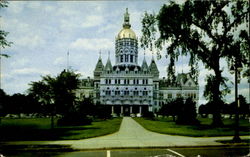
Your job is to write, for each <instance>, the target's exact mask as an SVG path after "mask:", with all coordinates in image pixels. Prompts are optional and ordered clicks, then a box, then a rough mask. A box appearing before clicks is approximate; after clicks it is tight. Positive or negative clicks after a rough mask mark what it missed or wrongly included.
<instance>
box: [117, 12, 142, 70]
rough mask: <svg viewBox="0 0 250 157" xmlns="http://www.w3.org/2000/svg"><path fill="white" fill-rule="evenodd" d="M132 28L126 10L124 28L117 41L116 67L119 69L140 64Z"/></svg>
mask: <svg viewBox="0 0 250 157" xmlns="http://www.w3.org/2000/svg"><path fill="white" fill-rule="evenodd" d="M130 27H131V25H130V23H129V13H128V8H126V13H125V14H124V23H123V28H122V30H121V31H120V32H119V33H118V35H117V37H116V41H115V58H116V60H115V61H116V62H115V63H116V64H115V65H116V66H119V67H122V66H126V67H130V66H137V63H138V62H137V60H138V45H137V38H136V35H135V33H134V31H133V30H132V29H130Z"/></svg>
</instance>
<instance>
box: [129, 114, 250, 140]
mask: <svg viewBox="0 0 250 157" xmlns="http://www.w3.org/2000/svg"><path fill="white" fill-rule="evenodd" d="M134 119H135V120H136V121H137V122H138V123H140V124H141V125H142V126H143V127H144V128H145V129H147V130H150V131H153V132H158V133H162V134H170V135H182V136H192V137H210V136H232V135H234V120H231V119H225V120H223V122H224V126H223V127H218V128H212V127H211V126H210V124H211V122H212V119H209V118H200V119H199V121H200V122H201V124H200V125H198V126H190V125H176V124H175V122H173V121H172V118H156V119H155V120H148V119H145V118H134ZM249 131H250V124H249V122H248V120H240V135H249Z"/></svg>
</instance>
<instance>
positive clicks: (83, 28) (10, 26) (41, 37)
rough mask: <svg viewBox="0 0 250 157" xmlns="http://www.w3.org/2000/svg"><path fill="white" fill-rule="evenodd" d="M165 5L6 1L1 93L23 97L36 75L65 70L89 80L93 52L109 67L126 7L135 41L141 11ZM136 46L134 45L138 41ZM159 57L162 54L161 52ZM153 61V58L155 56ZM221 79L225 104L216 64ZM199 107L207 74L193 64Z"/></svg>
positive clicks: (162, 67)
mask: <svg viewBox="0 0 250 157" xmlns="http://www.w3.org/2000/svg"><path fill="white" fill-rule="evenodd" d="M164 3H166V1H161V0H158V1H153V0H152V1H151V0H149V1H44V2H43V1H10V2H9V4H8V7H7V8H1V10H0V14H1V18H0V28H1V29H3V30H5V31H7V32H9V34H8V36H7V40H8V41H11V42H13V44H12V45H11V47H7V48H5V49H1V53H5V54H8V55H10V56H11V57H10V58H2V60H1V61H2V63H1V88H2V89H3V90H4V91H5V92H6V93H7V94H10V95H12V94H14V93H24V94H25V93H27V89H28V88H29V87H30V86H29V83H31V82H32V81H39V80H41V76H44V75H48V74H49V75H52V76H56V75H57V74H59V73H60V72H61V71H62V70H63V69H65V68H67V52H69V62H68V63H69V67H70V68H71V69H73V70H75V71H76V72H78V73H80V74H81V78H86V77H88V76H90V77H93V70H94V68H95V65H96V63H97V60H98V57H99V52H100V51H101V57H102V59H103V62H104V64H105V63H106V61H107V58H108V51H110V58H111V62H112V64H113V65H114V64H115V62H114V61H115V60H114V54H115V37H116V36H117V34H118V32H119V31H120V30H121V29H122V24H123V15H124V13H125V10H126V8H128V11H129V14H130V24H131V25H132V27H131V28H132V29H133V30H134V32H135V33H136V35H137V37H138V38H140V36H141V28H142V27H141V19H142V16H143V14H144V13H145V11H147V12H150V13H153V12H155V13H157V12H158V11H159V9H160V8H161V6H162V5H163V4H164ZM139 45H140V43H139ZM144 52H145V54H146V55H145V57H146V60H147V62H148V64H149V63H150V60H151V58H152V52H150V51H148V50H146V51H144V50H143V49H141V48H139V64H141V63H142V59H143V57H144V55H143V54H144ZM161 53H162V54H164V52H161ZM155 58H156V57H155ZM156 63H157V65H158V69H159V71H160V77H161V78H162V77H166V66H167V65H168V63H169V61H168V60H167V59H166V58H164V57H163V58H162V59H160V60H156ZM221 65H222V68H223V69H224V71H223V76H226V77H228V78H229V80H230V81H229V83H228V85H229V86H230V87H232V88H231V90H232V92H231V94H229V95H227V96H226V97H225V100H226V102H232V101H234V85H233V84H232V83H230V82H232V81H233V82H234V75H232V74H230V73H229V72H228V68H227V64H226V62H225V61H224V60H221ZM176 69H177V73H181V72H182V71H183V72H189V66H188V58H186V57H181V58H180V59H179V61H178V62H177V64H176ZM199 70H200V75H199V86H200V87H199V97H200V100H199V104H202V103H205V102H206V100H205V98H204V97H203V91H204V85H205V77H206V75H207V74H209V73H212V72H211V71H208V70H206V69H205V67H204V66H203V64H202V63H199ZM239 94H242V95H244V96H245V97H246V98H247V101H249V84H248V82H247V79H246V78H245V79H242V80H241V82H240V84H239Z"/></svg>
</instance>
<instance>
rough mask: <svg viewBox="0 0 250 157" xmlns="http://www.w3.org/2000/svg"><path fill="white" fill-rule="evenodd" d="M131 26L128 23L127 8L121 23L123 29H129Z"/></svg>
mask: <svg viewBox="0 0 250 157" xmlns="http://www.w3.org/2000/svg"><path fill="white" fill-rule="evenodd" d="M130 27H131V25H130V23H129V13H128V8H126V13H125V14H124V23H123V28H130Z"/></svg>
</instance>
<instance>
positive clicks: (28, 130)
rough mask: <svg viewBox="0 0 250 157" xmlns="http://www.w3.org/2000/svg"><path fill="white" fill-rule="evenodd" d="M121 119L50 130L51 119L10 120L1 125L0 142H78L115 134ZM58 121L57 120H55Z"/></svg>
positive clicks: (5, 119) (57, 127) (6, 119)
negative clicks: (78, 140)
mask: <svg viewBox="0 0 250 157" xmlns="http://www.w3.org/2000/svg"><path fill="white" fill-rule="evenodd" d="M121 120H122V119H121V118H114V119H109V120H105V121H104V120H102V121H95V122H92V124H91V125H85V126H69V127H59V126H55V128H54V129H50V119H49V118H35V119H8V118H4V119H2V120H1V124H0V141H16V140H77V139H85V138H91V137H97V136H102V135H107V134H111V133H114V132H116V131H118V130H119V128H120V124H121ZM55 121H56V120H55Z"/></svg>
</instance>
